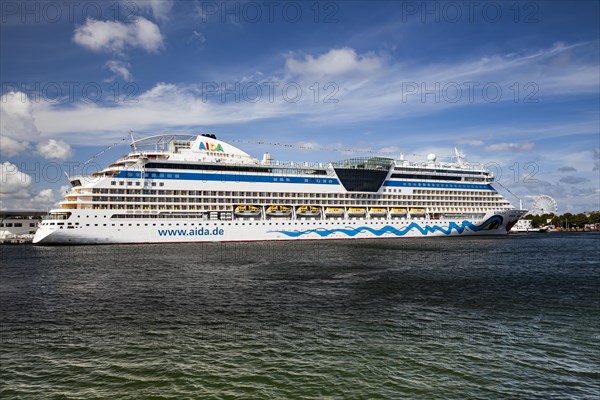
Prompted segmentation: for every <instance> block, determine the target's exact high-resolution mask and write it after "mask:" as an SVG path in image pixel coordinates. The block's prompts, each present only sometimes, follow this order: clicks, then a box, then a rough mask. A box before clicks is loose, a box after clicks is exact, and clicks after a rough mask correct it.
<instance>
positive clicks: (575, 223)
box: [523, 212, 600, 229]
mask: <svg viewBox="0 0 600 400" xmlns="http://www.w3.org/2000/svg"><path fill="white" fill-rule="evenodd" d="M523 219H529V220H531V224H532V225H533V227H534V228H540V227H543V226H548V225H554V226H555V227H561V228H567V229H568V228H583V227H584V226H585V225H588V224H600V212H592V213H579V214H571V213H564V214H562V215H555V214H543V215H526V216H525V217H523ZM549 220H550V222H548V221H549Z"/></svg>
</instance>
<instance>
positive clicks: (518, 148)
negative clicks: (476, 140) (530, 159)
mask: <svg viewBox="0 0 600 400" xmlns="http://www.w3.org/2000/svg"><path fill="white" fill-rule="evenodd" d="M534 147H535V144H534V143H495V144H492V145H489V146H487V147H486V148H485V149H486V150H487V151H510V152H517V153H522V152H525V151H531V150H533V148H534Z"/></svg>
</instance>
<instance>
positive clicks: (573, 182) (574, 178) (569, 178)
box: [559, 175, 590, 185]
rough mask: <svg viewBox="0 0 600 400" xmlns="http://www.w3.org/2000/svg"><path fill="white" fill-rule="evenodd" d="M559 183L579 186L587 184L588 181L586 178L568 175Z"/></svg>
mask: <svg viewBox="0 0 600 400" xmlns="http://www.w3.org/2000/svg"><path fill="white" fill-rule="evenodd" d="M559 181H560V182H561V183H567V184H569V185H577V184H580V183H586V182H589V181H590V180H589V179H587V178H583V177H581V176H572V175H569V176H565V177H563V178H560V180H559Z"/></svg>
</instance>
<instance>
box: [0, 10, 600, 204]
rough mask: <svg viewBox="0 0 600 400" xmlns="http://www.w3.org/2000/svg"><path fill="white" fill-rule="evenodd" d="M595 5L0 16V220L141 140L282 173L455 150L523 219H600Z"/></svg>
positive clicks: (599, 33) (51, 196) (44, 200)
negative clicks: (238, 153)
mask: <svg viewBox="0 0 600 400" xmlns="http://www.w3.org/2000/svg"><path fill="white" fill-rule="evenodd" d="M598 4H599V3H598V2H595V1H583V2H572V1H570V2H559V1H540V2H516V3H515V2H485V1H483V2H412V1H404V2H376V1H375V2H374V1H370V2H360V1H354V2H279V1H273V2H260V1H259V2H226V3H224V2H215V1H186V2H171V1H135V2H134V1H123V2H119V1H106V2H93V1H90V2H86V1H80V2H75V3H68V2H67V3H62V2H51V3H46V2H19V1H7V2H3V3H2V4H1V5H0V21H1V27H0V45H1V48H0V81H1V83H2V88H1V94H2V101H1V102H0V108H1V115H0V116H1V118H0V162H1V163H2V170H1V172H2V177H1V178H2V181H1V182H2V189H1V190H0V194H1V199H0V207H1V208H3V209H6V208H9V209H14V208H36V209H45V208H46V207H48V206H51V205H53V204H54V203H55V202H56V201H58V200H59V199H60V197H61V193H62V192H64V190H65V185H67V183H68V182H67V180H66V178H65V177H64V176H63V174H62V171H61V170H63V169H65V170H71V169H73V168H74V167H73V166H75V165H78V167H77V168H75V169H76V170H78V171H79V172H80V171H81V170H82V168H84V164H83V162H85V161H86V160H88V159H90V158H91V157H94V156H95V155H96V154H98V153H99V152H101V151H102V150H103V149H106V148H107V147H108V146H110V145H112V144H114V143H119V144H118V145H117V146H115V147H113V148H111V149H110V150H109V151H106V152H105V153H103V154H101V155H100V156H98V157H95V158H94V159H93V160H92V162H90V163H88V164H86V165H85V168H87V171H88V172H91V171H93V168H95V167H101V166H104V165H106V164H107V163H109V162H111V161H112V160H114V159H116V158H118V157H119V156H120V155H121V154H122V153H123V152H126V151H127V146H126V145H123V140H122V139H123V138H126V137H127V134H128V132H129V131H130V130H132V131H135V132H136V135H138V136H143V135H145V134H156V133H215V134H216V135H218V137H219V138H220V139H223V140H225V141H231V142H234V143H235V144H236V145H237V146H238V147H240V148H242V149H244V150H246V151H248V152H250V153H251V154H253V155H255V156H257V157H260V156H261V155H262V153H263V152H265V151H269V152H270V153H271V154H272V156H274V157H275V158H276V159H280V160H289V161H333V160H337V159H342V158H347V157H349V156H352V155H365V154H374V153H381V154H385V155H388V154H392V155H394V154H396V155H399V154H400V153H401V152H402V153H404V154H406V155H407V158H409V159H414V160H420V159H424V158H425V157H426V155H427V154H428V153H430V152H434V153H436V154H437V155H438V158H439V159H446V158H448V157H450V156H451V155H452V153H453V147H454V146H458V147H459V149H461V151H463V152H464V153H466V156H467V159H468V160H470V161H473V162H479V163H481V164H485V165H487V166H489V167H490V168H491V169H493V170H495V171H496V172H497V175H499V178H500V183H501V184H502V185H503V186H504V187H507V188H508V189H509V190H510V191H511V192H512V193H514V194H515V195H517V196H519V197H522V198H523V199H524V204H525V205H527V204H528V198H527V197H526V196H534V195H538V194H548V195H550V196H553V197H554V198H555V199H556V200H557V202H558V205H559V212H566V211H570V212H580V211H584V210H598V209H600V204H599V203H600V200H599V199H600V171H599V167H600V166H599V157H600V115H599V114H600V111H599V110H600V99H599V94H600V69H599V68H600V67H599V65H600V61H599V57H600V51H599V48H600V30H599V23H598V20H599V18H600V11H599V5H598ZM258 141H261V142H269V143H283V144H289V145H292V147H284V146H274V145H258V144H257V143H256V142H258ZM306 147H309V148H312V150H305V149H304V148H306ZM348 150H351V151H348ZM353 152H354V153H353ZM369 152H370V153H369ZM528 174H529V175H531V174H532V175H533V176H528ZM499 188H500V189H502V187H500V186H499ZM502 190H503V189H502ZM506 195H507V197H508V199H509V200H510V201H512V202H513V204H518V201H517V200H516V199H515V197H514V196H513V195H511V194H506Z"/></svg>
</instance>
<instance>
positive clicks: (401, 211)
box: [390, 208, 406, 218]
mask: <svg viewBox="0 0 600 400" xmlns="http://www.w3.org/2000/svg"><path fill="white" fill-rule="evenodd" d="M390 216H391V217H392V218H393V217H406V208H390Z"/></svg>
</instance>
